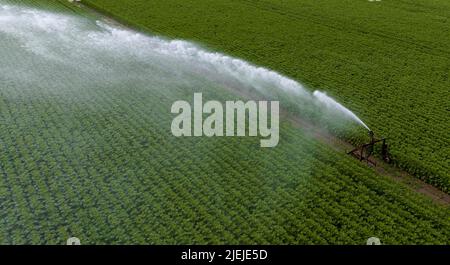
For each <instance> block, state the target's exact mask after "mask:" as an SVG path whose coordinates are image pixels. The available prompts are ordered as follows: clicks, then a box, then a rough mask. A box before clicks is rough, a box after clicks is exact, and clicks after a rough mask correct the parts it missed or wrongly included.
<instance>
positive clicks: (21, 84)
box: [0, 0, 450, 244]
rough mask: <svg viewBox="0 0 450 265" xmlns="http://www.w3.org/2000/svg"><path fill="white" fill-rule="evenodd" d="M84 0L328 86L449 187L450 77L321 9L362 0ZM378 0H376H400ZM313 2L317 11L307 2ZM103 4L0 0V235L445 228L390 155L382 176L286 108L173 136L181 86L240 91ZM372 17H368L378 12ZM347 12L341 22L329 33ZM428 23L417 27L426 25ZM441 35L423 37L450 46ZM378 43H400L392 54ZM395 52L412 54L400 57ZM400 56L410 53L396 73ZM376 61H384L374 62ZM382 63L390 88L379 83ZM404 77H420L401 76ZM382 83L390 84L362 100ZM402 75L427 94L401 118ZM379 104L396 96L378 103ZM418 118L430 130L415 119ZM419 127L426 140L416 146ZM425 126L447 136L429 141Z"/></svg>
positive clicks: (262, 236) (305, 240)
mask: <svg viewBox="0 0 450 265" xmlns="http://www.w3.org/2000/svg"><path fill="white" fill-rule="evenodd" d="M89 2H90V3H93V4H96V5H98V6H99V7H101V9H102V10H106V11H108V12H106V13H109V14H113V15H114V16H115V17H120V18H122V19H124V20H126V21H128V22H129V23H130V24H133V25H135V26H136V27H139V28H141V29H143V28H146V29H148V30H150V31H152V32H158V33H161V34H162V35H164V36H171V37H174V36H176V37H180V38H185V39H194V40H197V41H202V43H205V44H206V45H209V46H210V47H213V48H214V49H216V50H219V51H223V52H227V53H230V54H233V55H236V56H240V57H243V58H246V59H249V60H251V61H253V62H256V63H258V64H260V65H264V66H268V67H270V68H273V69H276V70H279V71H280V72H283V73H287V74H289V75H290V76H293V77H295V78H296V79H298V80H300V81H303V82H306V83H307V84H308V85H309V86H311V87H314V88H321V89H324V90H327V91H330V93H331V92H332V94H333V95H335V96H336V97H337V98H339V99H340V100H341V101H342V102H345V103H346V106H350V107H351V109H354V110H357V112H358V114H360V116H361V117H363V118H364V120H365V121H368V123H369V126H371V127H373V129H375V130H376V131H377V132H378V131H379V132H382V133H383V134H385V135H386V136H389V137H391V141H392V146H393V147H392V152H393V153H394V155H395V156H396V159H397V163H399V164H401V165H404V166H405V167H407V168H408V169H410V171H412V172H414V173H417V174H416V175H417V176H419V177H421V176H424V175H423V174H422V173H419V172H416V171H414V170H421V172H428V173H429V174H431V173H432V174H433V175H432V176H434V181H435V182H433V183H435V184H437V183H440V184H441V185H440V187H441V188H445V187H447V186H445V185H448V178H449V176H448V154H449V150H448V139H446V138H445V127H446V124H445V122H448V117H445V115H446V111H447V112H448V110H445V104H448V100H447V101H446V100H445V99H446V98H447V99H448V97H449V95H448V94H447V93H445V91H446V89H447V92H448V88H447V87H444V81H443V80H439V79H433V80H426V79H425V78H423V75H425V72H423V73H422V77H421V76H419V75H418V74H417V73H415V72H414V73H413V71H416V70H417V71H418V69H416V68H417V67H418V66H417V64H423V68H421V69H422V70H423V71H427V72H426V73H428V74H430V73H435V72H431V71H432V67H430V66H429V63H430V62H428V61H427V60H431V59H429V58H428V57H427V56H424V55H422V57H420V56H419V53H420V49H417V50H416V49H415V48H414V49H412V48H411V50H407V51H406V50H402V49H405V47H406V48H407V47H409V46H401V45H400V46H399V45H398V44H399V42H398V40H397V41H396V40H392V43H390V44H389V43H384V44H382V43H383V42H380V43H378V44H377V45H379V46H377V47H378V49H374V48H373V47H372V48H370V47H369V46H367V41H368V40H371V37H370V36H372V35H370V34H366V35H367V36H365V35H364V34H363V33H362V32H359V31H357V30H356V29H355V26H353V27H352V26H351V25H346V24H343V25H339V24H338V23H332V22H330V21H328V22H327V21H322V20H323V19H325V17H327V18H328V19H331V18H336V16H338V14H339V11H341V12H343V9H342V8H343V6H347V8H348V7H349V6H350V5H355V6H353V7H352V8H351V9H350V8H349V10H352V12H354V13H353V16H356V14H357V11H358V9H357V8H358V7H359V8H360V9H361V10H368V9H365V8H364V5H366V4H369V3H362V2H355V3H354V4H351V3H353V2H348V3H347V2H345V5H344V4H343V3H342V6H341V5H338V6H337V4H336V6H334V5H333V4H332V3H333V2H327V3H328V4H325V2H318V5H317V6H316V5H314V6H312V5H306V3H308V2H307V1H303V2H305V5H300V4H299V3H303V2H300V1H283V2H280V3H278V4H274V3H275V1H273V2H263V1H259V2H258V4H257V5H256V4H255V3H253V2H251V1H228V2H225V1H214V4H212V3H213V2H212V1H203V0H198V1H164V2H163V1H158V2H156V1H155V2H153V1H120V2H119V1H100V0H98V1H97V0H95V1H89ZM131 2H133V4H131ZM62 3H64V4H62ZM127 3H128V4H127ZM163 3H164V4H163ZM262 3H264V5H263V4H262ZM311 3H312V2H311ZM387 3H388V4H389V3H390V5H391V8H387V9H386V10H385V12H388V11H387V10H391V9H392V5H394V4H393V3H391V2H389V1H387ZM399 3H400V2H399ZM435 3H436V5H438V4H439V3H440V2H438V1H436V2H435ZM5 4H8V5H9V7H8V8H5V7H4V6H5ZM19 4H20V5H21V6H22V5H23V7H17V5H19ZM403 4H404V5H405V6H408V5H407V2H406V3H403ZM243 5H244V6H243ZM260 5H262V7H264V8H263V9H261V8H260ZM398 5H400V4H398ZM429 5H431V4H429ZM11 6H13V7H14V8H11ZM394 6H395V5H394ZM243 7H246V8H243ZM288 7H290V8H288ZM425 7H426V6H425ZM425 7H423V8H425ZM29 8H33V10H34V11H33V12H34V13H31V14H30V13H29V12H27V10H29ZM283 8H284V9H285V10H286V11H279V9H281V10H283ZM340 8H341V9H340ZM379 8H380V10H381V11H382V10H384V9H383V7H379ZM44 9H45V10H50V11H51V12H48V11H41V10H44ZM303 9H304V11H305V12H304V14H303V15H304V16H302V17H301V18H296V17H298V15H295V14H296V12H300V10H303ZM319 9H321V10H323V11H327V12H329V14H327V15H326V16H325V15H324V16H323V17H322V16H315V15H314V14H316V13H315V12H318V11H317V10H319ZM137 10H139V12H138V11H137ZM239 10H240V11H239ZM314 10H316V11H314ZM376 10H378V9H376ZM380 10H379V12H381V11H380ZM234 11H239V12H234ZM306 11H308V12H309V13H308V12H306ZM199 12H200V14H199ZM261 12H262V13H261ZM291 12H292V13H291ZM333 12H335V13H333ZM389 12H390V11H389ZM404 12H405V13H407V12H411V11H408V10H407V9H406V10H405V11H404ZM430 12H431V11H430ZM434 12H436V13H438V12H442V13H445V12H444V11H443V8H439V9H437V10H436V11H434ZM366 13H367V11H366ZM232 14H233V15H232ZM308 14H309V15H308ZM333 14H334V15H333ZM433 14H434V13H433ZM359 15H360V16H362V14H359ZM387 16H389V13H387V14H386V17H387ZM351 17H352V15H351V14H348V15H347V16H345V17H340V19H342V20H344V19H348V21H354V20H352V19H351ZM238 18H239V19H238ZM2 19H3V20H2ZM99 19H101V18H100V16H98V15H96V14H93V13H89V12H88V11H87V10H85V9H81V8H77V7H75V6H72V5H68V4H67V3H66V2H65V1H41V0H26V1H19V0H8V1H4V0H0V21H2V22H1V23H2V24H0V70H1V72H0V73H1V74H0V119H1V123H0V132H1V136H0V148H1V152H0V243H1V244H27V243H31V244H64V243H65V240H66V239H67V238H68V237H70V236H76V237H79V238H80V239H81V241H82V244H365V243H366V240H367V239H368V238H369V237H372V236H376V237H379V238H380V239H381V240H382V242H383V244H450V208H449V206H448V205H440V204H438V203H436V202H435V201H432V200H431V199H430V198H428V197H426V196H424V195H423V194H419V193H417V192H416V191H415V190H414V188H412V187H411V186H410V185H405V184H404V183H402V182H399V181H397V180H395V179H394V178H392V176H391V175H394V176H397V174H402V172H399V171H398V170H395V169H393V168H388V169H386V170H389V171H392V172H391V173H390V174H385V173H383V174H380V172H379V171H377V170H376V169H374V168H371V167H368V166H366V165H365V164H363V163H360V162H359V161H357V160H356V159H354V158H352V157H350V156H347V155H345V152H344V148H343V147H342V146H340V145H337V146H330V145H329V144H328V143H326V142H323V141H321V140H320V139H318V138H316V137H313V136H311V134H310V133H309V132H308V131H307V130H306V129H305V128H302V127H301V126H298V124H296V123H295V122H292V120H290V119H287V118H283V119H282V121H281V127H280V143H279V145H278V146H277V147H276V148H269V149H267V148H260V147H259V139H256V138H254V137H239V138H237V137H235V138H233V137H223V138H218V137H216V138H214V137H213V138H208V137H198V138H194V137H192V138H189V137H186V138H176V137H174V136H173V135H172V134H171V131H170V124H171V121H172V119H173V117H174V116H173V114H171V113H170V106H171V105H172V103H173V102H174V101H175V100H179V99H185V100H188V101H192V96H193V93H194V92H203V94H204V97H205V100H206V99H214V100H220V101H224V100H230V99H237V98H244V97H246V95H245V94H240V95H239V96H236V94H235V93H234V91H233V90H230V89H229V87H227V85H226V84H222V83H220V82H215V80H213V79H211V78H210V77H209V76H208V75H207V74H205V75H202V74H199V73H198V72H195V71H193V70H192V69H190V68H189V67H188V66H189V62H185V61H183V60H179V59H177V58H175V57H168V56H167V55H164V54H159V53H157V52H153V51H152V50H151V48H155V47H156V48H155V49H157V48H159V46H155V45H154V46H152V45H153V44H155V43H157V44H160V43H161V42H163V43H165V42H164V40H163V41H161V40H159V39H155V38H151V37H144V36H141V35H134V33H133V32H129V31H127V30H117V29H115V28H113V29H109V28H107V27H106V28H105V27H101V26H99V25H98V24H97V23H96V20H99ZM396 19H399V18H398V16H397V18H396ZM247 20H250V21H247ZM260 20H262V21H260ZM265 20H267V21H265ZM181 21H182V22H181ZM202 21H203V24H202ZM308 21H310V22H308ZM314 21H315V22H314ZM30 22H34V23H30ZM205 22H208V23H205ZM344 22H345V21H342V22H341V23H344ZM12 23H15V24H14V26H15V27H11V24H12ZM289 23H292V25H293V26H291V25H290V24H289ZM327 23H329V24H332V25H333V27H335V29H334V30H331V29H330V27H329V26H327ZM349 23H350V22H349ZM355 23H356V22H355ZM383 23H385V24H386V25H385V24H383ZM383 23H382V24H380V25H379V28H378V29H379V30H382V29H383V25H384V26H385V27H388V25H387V22H386V21H385V22H383ZM435 23H438V22H435ZM264 25H265V26H266V27H264ZM252 27H253V28H252ZM313 27H316V28H313ZM345 27H347V30H349V33H348V34H349V35H345V34H343V33H342V32H340V31H339V32H340V33H339V34H338V35H333V36H334V37H331V36H330V32H335V31H336V30H338V29H339V28H345ZM294 28H295V29H296V30H293V29H294ZM302 28H303V29H305V30H303V31H304V32H303V33H302V30H301V29H302ZM374 28H377V27H376V26H374ZM306 29H308V30H306ZM305 31H306V33H305ZM233 32H234V33H233ZM355 32H359V33H355ZM431 32H432V29H429V31H426V32H424V35H423V36H424V37H426V36H427V35H426V34H430V38H431V36H432V34H431ZM288 33H289V34H288ZM335 33H336V32H335ZM327 34H328V35H327ZM404 34H407V32H404ZM303 35H306V36H308V38H309V40H306V39H303V38H300V37H299V36H303ZM295 36H297V37H295ZM364 36H365V37H364ZM372 37H373V38H374V36H372ZM397 37H398V38H400V37H401V36H397ZM271 38H272V39H271ZM330 38H338V39H335V41H336V43H341V44H342V45H343V42H341V40H340V39H341V38H343V39H345V38H348V43H346V44H347V45H348V46H344V47H342V49H339V50H338V49H334V48H333V50H334V52H331V50H329V53H327V52H326V49H320V48H321V45H324V44H325V43H328V44H329V45H330V47H331V46H334V45H332V44H331V43H329V41H330ZM365 38H366V39H365ZM442 38H444V37H442ZM356 40H359V41H360V46H358V47H356V46H355V45H357V44H356ZM364 40H365V41H366V42H364ZM292 41H293V42H294V43H295V45H292V44H291V45H289V43H292ZM147 42H149V43H150V44H147ZM153 42H154V43H153ZM314 43H315V45H314ZM336 43H335V44H336ZM421 43H422V44H421V45H425V44H424V42H421ZM336 45H337V44H336ZM435 45H436V46H439V42H438V40H435ZM441 45H442V46H443V47H440V48H439V49H438V48H436V50H433V53H439V51H441V50H440V49H442V51H445V49H446V48H445V47H444V45H450V44H447V43H444V41H442V43H441ZM412 46H414V45H412ZM337 47H340V46H339V45H338V46H337ZM389 47H390V48H392V47H397V49H398V51H397V52H398V54H397V55H396V56H394V57H391V58H389V59H388V58H386V57H384V55H385V53H386V52H387V50H388V49H389ZM322 48H323V47H322ZM365 49H374V50H373V55H374V57H371V60H372V61H373V62H377V63H373V65H372V64H368V63H364V58H365V59H367V60H368V58H367V54H365V52H367V50H365ZM424 49H425V48H424ZM314 50H316V52H314ZM319 50H321V52H319ZM346 51H347V53H346ZM355 51H358V52H360V53H358V52H355ZM414 51H416V52H417V53H416V54H411V53H412V52H414ZM401 54H404V56H406V57H407V58H406V59H405V58H403V60H400V59H399V58H398V57H401ZM375 55H376V56H375ZM441 55H442V54H441ZM409 56H411V57H409ZM429 56H430V58H433V59H434V60H436V63H435V64H432V65H435V67H437V68H439V67H441V66H442V67H444V66H443V65H444V64H445V62H444V61H445V60H444V59H442V61H439V58H441V57H440V56H439V55H433V54H430V55H429ZM338 58H341V59H340V60H338ZM358 58H359V59H358ZM408 58H409V61H408ZM414 58H416V60H414ZM418 58H420V60H419V59H418ZM357 59H358V60H357ZM377 60H378V61H377ZM405 60H406V62H408V63H410V65H406V66H405V69H404V72H398V71H399V69H398V68H396V67H397V66H398V65H397V64H398V63H400V62H402V64H403V61H405ZM338 61H340V62H341V63H342V65H341V66H340V67H337V68H336V65H335V63H337V62H338ZM383 61H385V64H382V62H383ZM427 64H428V65H427ZM377 65H378V66H377ZM425 65H426V66H425ZM349 67H350V69H349ZM377 67H380V68H379V69H383V72H381V70H380V71H376V70H373V69H372V68H377ZM384 68H386V69H384ZM174 69H175V70H174ZM332 69H333V70H332ZM377 69H378V68H377ZM388 69H391V70H392V72H391V71H388ZM395 69H397V70H395ZM439 69H440V68H439ZM441 70H442V69H441ZM365 71H368V72H365ZM370 71H373V72H371V74H368V73H369V72H370ZM396 71H397V72H396ZM408 71H411V72H408ZM436 72H438V71H437V70H436ZM395 73H397V74H398V75H399V76H396V75H395ZM352 74H353V75H352ZM385 74H389V77H388V80H390V81H389V83H390V84H391V87H392V89H389V87H388V86H387V85H386V83H383V82H388V81H386V80H385V79H384V78H385V77H386V76H385ZM400 75H401V76H400ZM376 78H379V79H377V80H378V81H375V80H373V79H376ZM400 79H402V80H403V82H400V81H401V80H400ZM413 79H414V80H416V81H417V82H419V81H420V83H418V84H417V85H416V86H410V84H409V82H410V81H411V80H413ZM427 82H429V83H427ZM419 84H421V85H419ZM426 84H428V87H427V86H426ZM369 85H370V86H369ZM377 87H378V88H377ZM394 87H395V89H394ZM411 87H414V89H411V90H408V89H409V88H411ZM370 88H373V89H370ZM426 88H427V89H426ZM377 89H380V90H381V89H383V91H384V96H383V97H380V98H377V99H378V100H376V101H373V100H368V98H367V97H368V96H369V95H370V94H371V93H375V91H377ZM387 89H389V90H387ZM199 90H200V91H199ZM401 91H403V92H405V91H408V93H407V94H405V97H406V98H408V99H410V100H412V101H415V102H416V104H418V105H419V106H420V107H421V108H423V109H425V110H428V112H426V113H421V115H420V116H417V117H415V119H414V120H411V121H408V122H406V121H405V122H404V123H406V125H405V124H404V123H402V122H401V121H402V120H403V119H406V118H405V117H409V116H408V114H407V113H408V110H410V111H411V112H414V111H417V110H415V109H412V107H411V106H410V105H409V103H407V101H408V99H404V98H401V97H400V99H399V98H397V99H395V98H396V97H399V95H400V94H399V93H400V92H401ZM367 102H370V103H371V104H372V105H371V106H367V105H365V104H367ZM427 102H432V104H433V105H425V104H424V103H427ZM389 103H395V104H396V105H395V106H391V107H390V108H394V109H393V110H389V111H385V112H383V111H381V107H380V106H387V105H388V106H390V104H389ZM405 104H406V105H405ZM447 107H448V106H447ZM440 108H444V109H443V110H441V109H440ZM447 114H448V113H447ZM387 116H390V118H389V119H387V120H385V119H383V117H384V118H386V117H387ZM427 119H429V120H427ZM423 126H425V127H426V129H428V131H429V133H428V134H424V133H423V132H422V133H420V130H421V128H423ZM406 127H407V128H406ZM407 129H409V131H407ZM402 134H403V135H404V136H403V138H401V137H400V135H402ZM432 134H433V135H435V137H434V138H433V137H432V136H431V135H432ZM415 137H422V138H420V139H417V140H418V141H419V142H420V143H422V144H424V145H423V146H420V148H424V149H423V150H422V149H420V150H418V151H417V153H416V151H415V149H414V148H419V147H418V146H416V145H415V144H414V143H413V142H412V138H415ZM402 139H403V140H405V141H406V142H405V143H404V144H400V140H402ZM432 140H433V141H434V143H436V144H438V143H440V144H441V145H442V146H443V147H447V148H442V149H436V150H435V151H434V152H435V153H434V154H435V155H436V156H433V155H432V150H434V149H433V148H435V146H434V145H432V143H431V142H432ZM404 150H406V151H407V155H406V156H404V157H403V156H401V151H404ZM438 155H440V156H441V157H440V159H438ZM446 155H447V158H446ZM420 156H424V157H423V158H422V159H419V158H420ZM446 163H447V164H446ZM430 165H433V167H431V166H430ZM414 166H416V168H415V167H414ZM413 169H414V170H413ZM428 173H426V174H425V175H427V174H428ZM429 174H428V175H427V176H431V175H429ZM446 183H447V184H446Z"/></svg>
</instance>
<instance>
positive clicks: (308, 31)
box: [84, 0, 450, 192]
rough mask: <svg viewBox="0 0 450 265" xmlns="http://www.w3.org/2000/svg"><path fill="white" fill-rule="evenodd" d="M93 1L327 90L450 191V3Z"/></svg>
mask: <svg viewBox="0 0 450 265" xmlns="http://www.w3.org/2000/svg"><path fill="white" fill-rule="evenodd" d="M84 2H85V3H86V4H89V5H90V6H93V7H94V8H97V9H99V10H101V11H104V12H105V13H107V14H109V15H112V16H114V17H117V18H118V19H120V20H121V21H123V22H125V23H128V24H130V25H133V26H135V27H137V28H139V29H142V30H146V31H149V32H154V33H157V34H162V35H165V36H171V37H175V38H182V39H190V40H194V41H198V42H200V43H202V44H205V45H207V46H209V47H211V48H212V49H216V50H220V51H224V52H226V53H229V54H232V55H235V56H238V57H241V58H244V59H247V60H249V61H251V62H253V63H256V64H258V65H264V66H267V67H269V68H271V69H274V70H277V71H278V72H281V73H284V74H286V75H288V76H290V77H293V78H294V79H296V80H300V81H301V82H303V83H305V84H307V85H308V86H310V87H311V88H314V89H323V90H326V91H328V92H329V94H331V95H333V96H334V97H336V98H338V99H339V101H340V102H343V103H345V105H346V106H348V107H349V108H350V109H352V110H355V111H356V112H357V114H358V115H359V116H360V117H362V119H363V120H364V121H366V122H367V124H368V125H369V127H370V128H371V129H373V130H374V131H376V132H379V133H380V134H382V135H384V136H385V137H388V138H389V141H390V142H391V146H392V148H391V152H392V154H393V156H394V161H395V163H396V164H397V165H398V166H400V167H402V168H403V169H405V170H407V171H408V172H410V173H411V174H414V175H415V176H417V177H419V178H421V179H424V180H426V181H428V182H429V183H432V184H433V185H436V186H439V187H440V188H441V189H442V190H444V191H447V192H448V191H449V189H450V173H449V172H450V169H449V168H450V137H449V131H450V79H449V74H450V42H449V33H450V23H449V19H450V15H449V14H450V3H449V2H448V1H446V0H434V1H429V0H414V1H412V0H410V1H395V0H383V1H381V2H369V1H367V0H356V1H355V0H319V1H318V0H301V1H299V0H285V1H278V0H221V1H217V0H186V1H179V0H167V1H146V0H124V1H110V0H85V1H84Z"/></svg>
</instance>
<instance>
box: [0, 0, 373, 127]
mask: <svg viewBox="0 0 450 265" xmlns="http://www.w3.org/2000/svg"><path fill="white" fill-rule="evenodd" d="M0 3H1V2H0ZM0 47H1V48H2V49H1V51H0V58H1V63H0V71H1V75H0V81H5V82H8V83H9V84H14V86H15V89H21V88H24V87H27V89H28V90H30V88H29V87H30V86H33V87H36V90H38V91H41V92H44V91H46V90H48V89H53V91H57V90H58V89H70V90H75V89H77V86H82V87H91V88H95V87H96V86H105V85H107V84H125V87H129V86H133V87H146V86H158V85H161V84H166V83H177V84H182V85H185V86H191V87H193V86H196V85H198V83H197V82H196V81H195V80H196V79H197V78H203V79H207V80H210V81H212V82H214V81H217V80H221V81H223V80H226V82H230V81H231V82H233V83H235V84H236V83H237V84H239V86H242V87H250V88H253V89H256V90H258V91H259V92H261V93H262V94H269V93H270V91H273V90H278V91H282V92H283V93H285V94H287V95H288V97H292V98H295V99H298V102H300V103H298V104H302V103H301V102H303V103H308V104H310V105H314V106H318V108H317V110H316V111H319V112H321V113H323V115H327V113H332V114H333V115H336V114H338V115H339V116H340V117H342V118H343V119H347V120H349V119H350V120H353V121H355V122H357V123H359V124H361V125H362V126H364V127H365V128H367V129H369V128H368V127H367V125H365V124H364V123H363V122H362V121H361V120H360V119H359V118H358V117H357V116H356V115H355V114H354V113H353V112H351V111H350V110H348V109H347V108H345V107H344V106H342V105H341V104H339V103H338V102H336V101H335V100H334V99H332V98H330V97H329V96H327V95H326V94H325V93H323V92H320V91H315V92H314V93H311V92H309V91H308V90H307V89H305V88H304V87H303V86H302V85H301V84H299V83H298V82H296V81H294V80H292V79H289V78H287V77H284V76H282V75H280V74H278V73H276V72H274V71H271V70H268V69H266V68H262V67H256V66H253V65H251V64H249V63H247V62H245V61H243V60H240V59H236V58H232V57H230V56H226V55H223V54H220V53H216V52H210V51H207V50H204V49H202V48H200V47H199V46H197V45H195V44H193V43H190V42H187V41H182V40H166V39H163V38H159V37H155V36H147V35H144V34H141V33H137V32H134V31H131V30H128V29H122V28H118V27H114V26H110V25H108V24H106V23H104V22H100V21H92V20H89V19H87V18H84V17H81V16H75V15H67V14H60V13H52V12H48V11H42V10H37V9H32V8H27V7H19V6H12V5H1V4H0ZM195 75H196V76H197V77H196V78H192V76H195ZM106 80H107V81H106ZM199 89H200V88H199Z"/></svg>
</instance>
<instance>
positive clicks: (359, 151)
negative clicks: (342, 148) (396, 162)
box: [347, 131, 391, 166]
mask: <svg viewBox="0 0 450 265" xmlns="http://www.w3.org/2000/svg"><path fill="white" fill-rule="evenodd" d="M369 137H370V142H369V143H366V144H363V145H360V146H359V147H357V148H355V149H353V150H352V151H350V152H348V153H347V154H349V155H352V156H354V157H356V158H358V159H359V161H366V162H367V164H368V165H370V164H372V165H373V166H376V165H377V163H376V161H375V160H373V159H371V156H372V154H373V152H374V147H375V145H376V144H379V143H381V157H382V158H383V161H384V162H386V163H390V162H391V158H390V156H389V151H388V145H387V144H386V138H380V139H377V138H375V134H374V132H373V131H369Z"/></svg>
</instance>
